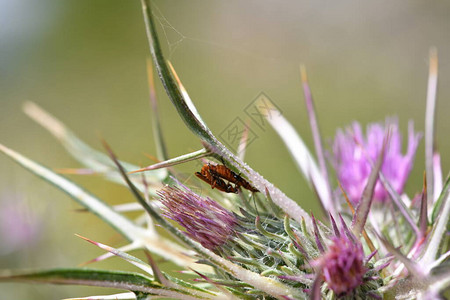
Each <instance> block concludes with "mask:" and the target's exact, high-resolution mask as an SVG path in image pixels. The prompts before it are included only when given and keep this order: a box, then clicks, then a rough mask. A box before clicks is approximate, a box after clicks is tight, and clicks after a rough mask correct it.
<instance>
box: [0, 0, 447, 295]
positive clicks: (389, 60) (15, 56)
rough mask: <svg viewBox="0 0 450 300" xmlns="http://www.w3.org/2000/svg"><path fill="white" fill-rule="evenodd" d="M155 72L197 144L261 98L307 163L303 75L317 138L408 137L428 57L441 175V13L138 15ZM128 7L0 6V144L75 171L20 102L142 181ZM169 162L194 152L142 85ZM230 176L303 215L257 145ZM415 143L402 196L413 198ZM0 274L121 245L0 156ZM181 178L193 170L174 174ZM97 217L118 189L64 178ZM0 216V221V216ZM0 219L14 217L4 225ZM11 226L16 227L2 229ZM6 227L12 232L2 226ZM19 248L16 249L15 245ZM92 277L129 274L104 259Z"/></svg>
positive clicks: (144, 127)
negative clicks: (339, 133)
mask: <svg viewBox="0 0 450 300" xmlns="http://www.w3.org/2000/svg"><path fill="white" fill-rule="evenodd" d="M154 2H155V4H156V5H157V8H155V15H156V17H157V19H158V22H157V23H158V27H159V28H158V30H159V32H160V34H161V39H162V43H163V46H164V48H165V51H166V53H167V55H168V58H169V59H170V60H171V61H172V63H173V65H174V67H175V69H176V70H177V72H178V75H179V76H180V77H181V80H182V81H183V83H184V85H185V87H186V88H187V90H188V92H189V93H190V95H191V98H192V99H193V100H194V102H195V104H196V106H197V108H198V110H199V112H200V113H201V114H202V116H203V118H204V120H205V121H206V123H207V124H208V125H209V126H210V127H211V129H212V130H213V132H215V133H216V134H219V133H220V132H222V131H223V130H224V129H225V128H226V127H227V126H228V125H229V124H230V123H231V122H232V121H233V120H234V119H235V118H236V117H239V118H242V119H243V120H245V118H246V115H245V112H244V109H245V107H246V106H247V105H249V104H250V103H251V101H252V100H253V99H254V98H255V97H256V96H257V95H258V94H259V93H260V92H265V93H266V94H267V95H268V96H269V97H270V98H271V100H272V101H273V102H275V103H276V104H277V105H278V106H279V107H280V109H281V110H282V112H283V114H284V115H285V116H286V118H287V119H288V120H290V121H291V122H292V124H293V125H294V126H295V127H296V128H297V130H298V131H299V132H300V133H301V135H302V136H303V138H304V139H305V141H306V142H307V144H308V145H310V148H311V149H312V148H313V147H312V140H311V135H310V128H309V123H308V119H307V114H306V112H305V105H304V102H303V96H302V90H301V85H300V75H299V64H300V63H304V64H305V65H306V67H307V70H308V74H309V80H310V84H311V87H312V89H313V94H314V97H315V101H316V108H317V112H318V114H319V119H320V124H321V129H322V131H323V134H324V137H326V138H327V139H331V138H332V137H333V135H334V133H335V131H336V128H338V127H344V126H346V125H348V124H350V123H351V122H352V121H353V120H358V121H360V122H361V123H362V124H364V125H365V124H367V123H369V122H376V121H383V120H384V118H385V116H393V115H396V116H398V118H399V121H400V124H401V128H402V129H405V128H406V125H407V122H408V120H414V122H415V124H416V128H417V129H419V130H423V123H424V112H425V96H426V84H427V72H428V52H429V48H430V46H436V47H437V49H438V52H439V60H440V61H439V76H440V80H439V82H440V85H439V93H438V99H439V100H438V111H437V118H438V122H437V139H438V144H439V147H440V149H441V152H442V154H443V157H442V163H443V173H444V176H445V174H447V172H448V170H449V167H450V155H448V151H447V149H449V147H450V140H449V139H448V138H447V133H448V132H450V120H449V119H448V114H449V112H450V104H449V102H448V101H447V100H448V99H449V97H450V85H449V82H450V56H449V53H450V34H449V32H450V31H449V30H450V18H449V17H448V16H449V15H450V2H448V1H432V2H431V1H418V0H414V1H394V2H393V1H388V0H382V1H371V2H364V3H363V2H361V1H261V0H260V1H206V0H205V1H167V0H166V1H154ZM148 55H149V51H148V46H147V41H146V36H145V32H144V25H143V20H142V13H141V9H140V3H139V1H123V0H122V1H119V0H95V1H92V0H90V1H88V0H70V1H69V0H66V1H57V0H45V1H44V0H41V1H31V0H17V1H13V0H0V91H1V96H0V101H1V102H0V103H1V109H0V142H1V143H3V144H5V145H7V146H8V147H11V148H13V149H15V150H17V151H19V152H21V153H23V154H25V155H26V156H28V157H30V158H32V159H35V160H36V161H38V162H41V163H43V164H44V165H47V166H50V167H54V168H74V167H79V165H78V164H77V162H76V161H74V160H73V159H72V158H71V157H70V156H69V155H68V154H66V153H65V151H64V150H63V148H62V147H61V146H60V145H59V144H58V142H57V141H55V140H54V139H53V138H52V137H51V136H50V135H49V134H48V133H47V132H46V131H45V130H44V129H42V128H41V127H40V126H39V125H37V124H35V123H34V122H33V121H31V120H30V119H28V118H27V117H26V116H25V115H24V114H23V113H22V110H21V106H22V104H23V102H24V101H25V100H32V101H34V102H36V103H38V104H39V105H41V106H42V107H43V108H45V109H46V110H48V111H49V112H51V113H52V114H54V115H55V116H56V117H58V118H59V119H61V120H63V121H64V122H65V123H66V124H67V125H68V126H69V127H70V128H72V129H73V130H74V131H75V132H76V133H77V134H78V135H79V136H80V137H81V138H82V139H84V140H85V141H87V142H88V143H90V144H91V145H93V146H95V147H96V148H98V149H101V146H100V143H99V136H102V137H104V138H105V139H106V140H107V141H108V142H109V143H110V144H111V146H112V147H113V149H114V150H115V152H116V153H117V154H118V155H119V156H120V157H121V158H122V159H124V160H128V161H130V162H133V163H135V164H141V165H147V164H151V161H150V160H149V159H148V158H146V157H145V155H144V153H150V154H155V151H154V149H155V147H154V143H153V140H152V134H151V128H150V124H151V121H150V110H149V103H148V89H147V78H146V68H145V60H146V58H147V57H148ZM157 93H158V96H159V99H160V111H161V115H162V125H163V129H164V133H165V135H166V139H167V144H168V148H169V154H170V156H177V155H180V154H184V153H186V152H188V151H191V150H196V149H199V148H200V143H199V141H198V140H197V139H196V138H195V137H194V136H193V135H192V134H191V133H190V132H189V131H188V130H187V129H186V128H185V126H184V125H183V123H182V122H181V121H180V120H179V118H178V116H177V114H176V111H175V109H174V108H173V107H172V106H171V104H170V102H169V101H168V99H167V97H166V96H165V94H164V91H163V89H162V87H161V85H160V83H159V82H158V85H157ZM252 129H253V130H254V131H255V133H256V135H257V136H258V138H257V139H256V140H255V141H254V142H253V143H252V144H251V145H250V146H249V147H248V150H247V156H246V160H247V162H248V163H249V164H250V165H251V166H252V167H254V169H256V170H257V171H259V172H260V173H261V174H263V175H264V176H265V177H266V178H267V179H269V180H270V181H272V182H273V183H274V184H276V185H277V186H278V187H280V188H281V189H282V190H284V191H285V192H286V193H287V195H289V196H290V197H292V198H293V199H296V200H297V201H299V202H300V203H301V205H302V206H303V207H304V208H305V209H306V210H307V211H310V210H312V211H313V212H318V211H319V210H318V206H317V203H316V201H315V199H314V196H313V194H312V193H311V191H309V189H308V187H307V186H306V183H305V182H304V180H303V177H302V176H301V175H300V174H299V172H298V171H297V169H296V167H295V166H294V165H293V163H292V161H291V159H290V157H289V154H288V152H287V151H286V149H285V148H284V146H283V144H282V143H281V142H280V140H279V138H278V137H277V136H276V134H275V133H274V132H273V131H272V130H271V129H270V128H266V129H264V130H262V129H261V128H259V127H257V126H256V125H253V127H252ZM423 156H424V151H423V142H422V143H421V144H420V147H419V150H418V153H417V160H416V164H415V168H414V170H413V172H412V177H411V178H410V180H409V182H408V186H407V191H408V193H409V194H410V195H413V194H414V193H416V192H418V191H419V190H421V184H422V179H421V176H422V172H423V169H424V160H423ZM0 169H1V172H0V210H2V212H3V215H2V216H3V217H2V218H3V219H2V220H0V224H2V225H1V226H3V228H0V234H1V235H0V238H1V240H0V269H10V268H11V269H18V268H40V267H41V268H49V267H72V266H76V265H78V264H80V263H82V262H84V261H87V260H89V259H91V258H93V257H95V256H97V255H99V254H100V253H101V251H99V250H98V249H96V248H95V247H94V246H92V245H89V244H87V243H86V242H84V241H81V240H80V239H79V238H76V237H75V236H74V233H79V234H81V235H84V236H87V237H89V238H91V239H94V240H97V241H100V242H104V243H107V244H110V245H112V246H120V245H123V243H124V241H123V240H121V239H120V237H119V236H117V235H116V234H115V233H114V232H113V231H112V230H111V229H110V228H109V227H108V226H106V225H105V224H103V223H102V222H100V221H99V220H98V219H97V218H96V217H94V216H91V215H88V214H84V213H79V212H76V211H75V210H76V209H77V208H79V206H78V205H77V204H75V203H74V202H72V201H71V200H70V199H69V198H68V197H67V196H66V195H65V194H63V193H61V192H59V191H57V190H56V189H55V188H53V187H51V186H49V185H48V184H47V183H45V182H43V181H41V180H39V179H37V178H36V177H35V176H34V175H32V174H30V173H28V172H27V171H25V170H23V169H22V168H21V167H19V166H17V165H16V164H15V163H13V162H11V161H10V160H9V159H7V158H6V157H5V156H0ZM180 169H181V170H182V171H183V172H189V173H193V172H195V171H197V169H198V167H197V165H196V164H195V163H189V164H186V165H183V166H181V167H180ZM70 178H72V179H73V180H75V181H76V182H79V183H80V184H82V185H83V186H85V187H86V188H87V189H88V190H90V191H92V192H93V193H94V194H95V195H97V196H99V197H101V198H102V199H104V200H105V201H106V202H108V203H111V204H115V203H122V202H126V201H132V197H131V195H130V194H129V193H128V191H127V190H126V189H125V188H122V187H119V186H115V185H113V184H105V183H104V182H103V181H102V180H101V179H100V178H96V177H80V176H71V177H70ZM0 215H1V214H0ZM5 215H9V216H14V218H13V220H14V221H15V223H14V222H13V223H11V224H10V223H8V222H7V221H6V218H5ZM12 224H15V226H16V227H17V226H19V227H20V226H22V227H23V228H22V230H21V228H19V229H17V230H16V229H13V226H12ZM17 224H21V225H17ZM23 236H25V237H26V238H23ZM94 267H98V268H120V269H128V270H134V269H133V268H132V267H129V266H128V265H126V264H125V263H123V262H121V261H120V260H119V259H115V258H113V259H110V260H109V261H107V262H103V263H99V264H97V265H94ZM0 291H1V298H2V299H59V298H66V297H75V296H88V295H92V294H102V293H108V292H110V291H108V290H106V289H94V288H83V289H80V288H77V287H75V288H74V287H66V286H41V285H35V286H30V285H24V284H1V285H0Z"/></svg>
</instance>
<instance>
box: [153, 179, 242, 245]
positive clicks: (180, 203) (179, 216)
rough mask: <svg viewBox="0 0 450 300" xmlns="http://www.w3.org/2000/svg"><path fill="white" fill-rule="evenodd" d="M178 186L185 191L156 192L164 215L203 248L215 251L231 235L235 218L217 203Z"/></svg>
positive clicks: (164, 189)
mask: <svg viewBox="0 0 450 300" xmlns="http://www.w3.org/2000/svg"><path fill="white" fill-rule="evenodd" d="M181 186H182V188H183V189H184V190H181V189H179V188H177V187H172V186H166V187H165V188H163V189H162V190H160V191H158V193H157V194H158V195H159V196H160V199H161V202H162V204H163V205H164V208H163V211H164V216H166V217H167V218H169V219H171V220H173V221H175V222H177V223H178V224H180V225H181V226H183V227H184V228H185V229H186V231H187V232H186V235H187V236H189V237H190V238H192V239H194V240H195V241H197V242H199V243H200V244H202V246H203V247H205V248H208V249H210V250H215V249H217V247H220V246H222V245H223V244H224V243H225V242H226V241H227V240H228V239H229V238H230V237H231V236H232V235H233V234H234V227H235V225H236V224H237V223H236V218H235V217H234V215H233V214H232V213H231V212H229V211H227V210H226V209H224V208H223V207H222V206H220V205H219V204H218V203H217V202H216V201H214V200H211V199H210V198H208V197H206V198H203V197H200V196H199V195H197V194H195V193H194V192H192V191H191V190H190V189H189V188H187V187H186V186H184V185H181Z"/></svg>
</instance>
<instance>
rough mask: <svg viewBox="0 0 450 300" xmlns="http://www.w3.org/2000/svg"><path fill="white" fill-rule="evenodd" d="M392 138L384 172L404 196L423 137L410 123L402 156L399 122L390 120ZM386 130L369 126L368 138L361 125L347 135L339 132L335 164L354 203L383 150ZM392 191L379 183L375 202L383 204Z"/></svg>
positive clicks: (385, 157) (349, 129) (387, 148)
mask: <svg viewBox="0 0 450 300" xmlns="http://www.w3.org/2000/svg"><path fill="white" fill-rule="evenodd" d="M387 124H388V126H389V129H390V138H389V141H388V144H387V146H386V152H385V156H384V161H383V166H382V168H381V171H382V172H383V175H384V176H385V177H386V179H387V180H388V181H389V183H390V184H391V186H392V187H393V188H394V189H395V190H396V191H397V192H398V193H399V194H401V193H403V188H404V186H405V183H406V180H407V179H408V176H409V173H410V171H411V169H412V166H413V161H414V156H415V153H416V149H417V146H418V143H419V140H420V134H417V133H414V128H413V124H412V122H411V123H410V124H409V133H408V147H407V150H406V154H404V155H403V154H402V149H401V148H402V141H401V140H402V137H401V134H400V133H399V129H398V124H397V121H396V120H388V122H387ZM385 136H386V130H385V128H384V126H383V125H381V124H378V123H375V124H370V125H368V126H367V132H366V137H364V135H363V132H362V130H361V126H360V125H359V123H357V122H355V123H353V125H352V127H351V128H347V130H346V132H343V131H342V130H338V131H337V134H336V137H335V140H334V144H333V154H334V165H335V169H336V172H337V176H338V179H339V181H340V183H341V184H342V186H343V188H344V189H345V191H346V193H347V194H348V196H349V198H350V200H351V201H352V202H353V203H358V202H359V201H360V199H361V195H362V192H363V190H364V187H365V186H366V183H367V180H368V177H369V174H370V171H371V170H372V168H371V163H370V162H371V161H372V162H374V161H376V159H377V157H378V156H379V154H380V152H381V149H382V147H383V142H384V138H385ZM387 197H388V192H387V191H386V189H385V188H384V187H383V186H382V184H381V182H380V181H378V182H377V184H376V186H375V191H374V199H375V200H376V201H379V202H383V201H385V200H386V199H387Z"/></svg>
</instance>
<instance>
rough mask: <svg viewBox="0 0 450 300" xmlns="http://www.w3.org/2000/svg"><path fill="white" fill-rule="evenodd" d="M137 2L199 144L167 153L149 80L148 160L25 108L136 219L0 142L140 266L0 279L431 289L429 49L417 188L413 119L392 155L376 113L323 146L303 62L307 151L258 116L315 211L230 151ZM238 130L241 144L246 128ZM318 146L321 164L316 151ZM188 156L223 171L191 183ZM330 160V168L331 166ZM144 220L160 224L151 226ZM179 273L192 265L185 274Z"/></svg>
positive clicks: (434, 187) (433, 165)
mask: <svg viewBox="0 0 450 300" xmlns="http://www.w3.org/2000/svg"><path fill="white" fill-rule="evenodd" d="M149 2H150V1H148V0H143V1H142V7H143V12H144V20H145V26H146V29H147V35H148V40H149V45H150V50H151V55H152V59H153V64H154V66H155V67H156V71H157V73H158V75H159V78H160V80H161V82H162V83H163V85H164V87H165V91H166V93H167V95H168V96H169V98H170V100H171V101H172V103H173V105H174V106H175V107H176V109H177V111H178V113H179V115H180V117H181V119H182V120H183V121H184V123H185V124H186V126H187V127H188V128H189V129H190V130H191V131H192V132H193V133H194V134H195V136H196V137H197V138H199V139H200V140H201V142H202V145H203V148H202V149H200V150H198V151H195V152H192V153H187V154H185V155H182V156H180V157H176V158H169V157H167V154H166V151H165V145H164V140H163V138H162V134H161V130H160V124H159V121H158V120H159V118H160V116H159V115H158V114H157V109H156V105H157V103H156V98H155V94H154V92H152V93H151V100H152V104H153V113H154V115H153V121H154V130H155V131H154V133H155V134H154V136H155V140H156V142H157V145H158V149H157V157H158V160H159V161H160V162H158V163H157V164H154V165H151V166H148V167H146V168H139V167H138V166H135V165H132V164H130V163H126V162H123V161H120V160H119V159H118V157H117V156H116V154H115V153H114V152H113V150H112V149H111V147H109V146H108V144H107V143H106V142H104V147H105V151H104V152H99V151H96V150H94V149H92V148H91V147H89V146H88V145H86V144H85V143H83V142H82V141H81V140H80V139H78V138H77V137H76V135H75V134H74V133H72V132H71V131H70V130H69V129H68V128H66V127H65V126H64V125H63V124H62V123H61V122H60V121H59V120H57V119H56V118H55V117H53V116H51V115H50V114H48V113H47V112H45V111H44V110H43V109H41V108H40V107H38V106H37V105H36V104H33V103H26V104H25V106H24V110H25V113H26V114H28V115H29V116H30V117H31V118H32V119H34V120H35V121H37V122H38V123H39V124H41V125H42V126H44V127H45V128H46V129H48V130H49V131H50V133H51V134H53V135H54V136H55V137H56V138H57V139H59V140H60V141H61V142H62V144H63V145H64V146H65V147H66V149H67V151H68V152H69V153H70V154H71V155H73V156H74V157H75V158H76V159H78V160H79V162H80V163H81V164H83V165H84V167H85V168H88V169H91V170H92V171H93V172H97V173H100V174H103V175H104V177H105V179H107V180H109V181H112V182H114V183H116V184H123V185H126V186H127V187H128V188H129V190H130V192H131V193H132V194H133V195H134V197H135V198H136V202H137V204H139V208H140V210H141V211H142V215H143V216H145V217H144V218H140V219H139V220H141V222H135V221H133V220H130V219H129V218H128V217H126V215H124V212H123V211H121V212H119V211H118V210H117V208H116V207H113V206H110V205H108V204H106V203H105V202H103V201H102V200H100V199H98V198H97V197H95V196H93V195H92V194H90V193H89V192H87V191H85V190H84V189H82V188H81V187H80V186H78V185H77V184H75V183H73V182H71V181H70V180H68V179H67V178H65V177H64V176H63V175H61V174H57V173H55V172H54V171H52V170H50V169H49V168H46V167H44V166H42V165H40V164H38V163H36V162H34V161H33V160H31V159H29V158H26V157H24V156H23V155H21V154H19V153H17V152H15V151H14V150H11V149H9V148H7V147H6V146H3V145H0V150H1V151H2V152H3V153H4V154H6V155H7V156H9V157H10V158H12V159H13V160H14V161H16V162H17V163H18V164H20V165H22V166H23V167H24V168H26V169H28V170H30V171H31V172H32V173H34V174H36V175H38V176H40V177H42V178H43V179H44V180H46V181H48V182H49V183H51V184H53V185H54V186H56V187H58V188H59V189H61V190H62V191H64V192H66V193H67V194H68V195H70V196H71V197H72V198H73V199H74V200H75V201H77V202H78V203H79V204H81V205H82V206H83V207H85V208H86V209H87V210H88V211H90V212H92V213H94V214H95V215H97V216H98V217H99V218H100V219H102V220H103V221H105V222H107V223H108V224H109V225H111V226H112V227H113V228H114V229H115V230H117V232H118V233H120V234H121V235H122V236H123V237H124V238H125V239H126V240H128V241H129V243H128V244H127V245H126V246H123V247H121V248H119V249H116V248H112V247H110V246H107V245H105V244H102V243H101V242H96V241H92V240H90V239H88V238H87V237H82V238H83V239H85V240H87V241H89V242H91V243H92V244H94V245H96V246H98V247H99V248H101V249H103V250H105V254H104V255H102V256H100V257H98V258H96V259H94V260H93V261H94V262H95V261H100V260H104V259H107V258H109V257H111V256H118V257H120V258H121V259H124V260H126V261H127V262H129V263H131V264H133V265H135V266H136V267H137V268H139V269H140V272H136V273H135V272H123V271H119V270H97V269H93V268H64V269H50V270H36V271H27V272H25V271H16V270H14V271H10V272H8V273H6V272H5V273H4V275H2V276H0V280H1V281H4V282H6V281H20V282H23V281H28V282H33V283H36V282H41V283H55V284H75V285H92V286H103V287H113V288H116V289H118V290H122V291H123V290H126V291H127V292H125V293H124V292H122V291H121V292H120V293H118V294H114V295H109V296H92V297H89V298H85V299H152V298H158V297H164V298H172V299H306V298H311V299H337V298H339V299H370V298H374V299H416V298H420V299H437V298H439V297H443V293H444V291H445V289H446V288H448V287H449V285H450V268H449V267H448V256H449V254H450V252H449V249H448V248H449V247H448V245H449V234H448V231H449V215H450V199H449V197H450V194H449V191H450V179H449V178H447V179H446V180H445V182H442V175H441V168H440V163H439V161H440V160H439V153H438V151H437V149H436V147H435V143H434V119H435V118H434V111H435V103H436V85H437V55H436V53H435V51H432V52H431V55H430V71H429V72H430V73H429V82H428V96H427V109H426V126H425V135H424V136H425V138H424V140H425V143H424V144H425V153H426V166H425V168H424V169H425V176H424V184H423V186H420V187H416V190H419V191H421V193H420V195H419V197H415V198H413V199H411V198H410V197H409V196H408V195H406V194H405V193H404V186H405V183H406V181H407V178H408V175H409V172H410V171H411V168H412V165H413V162H414V156H415V152H416V149H417V147H418V145H419V142H420V140H421V136H420V134H418V133H415V132H414V130H413V128H412V123H411V125H410V129H409V133H408V137H409V138H408V146H407V150H406V154H402V149H401V135H400V129H399V128H398V125H397V121H395V120H394V121H392V120H388V121H387V122H386V124H385V126H383V125H382V124H374V125H371V126H370V127H369V128H368V130H367V132H366V134H365V135H364V133H363V132H362V130H361V127H360V125H358V124H357V123H354V125H353V126H352V127H349V128H348V129H346V131H345V132H344V131H341V130H338V131H337V135H336V138H335V141H334V144H333V146H332V147H331V149H330V150H329V152H327V151H326V150H325V149H324V147H323V143H322V138H321V135H320V130H319V127H318V121H317V119H318V118H317V116H316V113H315V111H314V105H313V99H312V96H311V91H310V89H309V85H308V81H307V77H306V72H305V69H304V68H302V70H301V71H302V72H301V74H302V84H303V89H304V96H305V101H306V107H307V109H308V112H309V116H310V121H311V130H312V132H313V137H314V145H315V150H316V155H315V156H316V158H315V157H314V156H313V154H311V152H310V151H309V150H308V147H307V146H306V145H305V144H304V142H303V141H302V139H301V137H300V135H299V134H297V133H296V131H295V129H294V128H293V126H292V125H290V123H289V122H288V121H287V120H286V119H285V118H284V117H283V116H282V115H281V114H271V115H270V117H267V121H268V122H269V123H270V124H271V126H272V127H273V129H274V130H275V131H276V132H277V133H278V135H279V136H280V138H281V139H282V140H283V142H284V143H285V144H286V147H287V148H288V150H289V151H290V153H291V155H292V157H293V160H294V162H295V164H296V165H297V166H298V168H299V169H300V171H301V172H302V174H303V175H304V177H305V179H306V180H307V182H308V183H309V185H310V187H311V188H312V189H313V190H314V191H315V192H316V195H317V201H319V202H320V204H321V206H322V208H323V210H324V213H325V214H324V215H325V216H327V217H326V218H324V219H321V220H319V219H317V218H316V217H315V216H314V215H311V214H308V213H306V212H305V211H304V210H303V209H302V208H301V207H300V206H299V204H298V203H297V202H296V201H295V200H293V199H290V198H289V197H287V196H286V195H285V194H284V193H283V192H282V191H280V190H279V189H278V188H276V187H275V186H274V185H273V184H271V183H270V182H268V181H267V180H265V179H264V178H263V177H262V176H261V175H260V174H258V173H257V172H255V171H254V170H253V169H252V168H251V167H250V166H248V165H247V164H245V163H244V162H243V158H242V152H240V155H237V154H235V153H232V152H231V151H230V150H229V149H227V147H225V146H224V145H223V144H222V143H221V142H220V141H219V140H218V139H217V138H216V137H215V136H214V134H213V133H212V132H211V131H210V130H209V128H208V126H207V125H206V124H205V122H204V121H203V120H202V119H201V117H200V115H199V114H198V112H197V110H196V109H195V106H194V104H193V102H192V101H191V99H190V98H189V95H188V93H187V91H186V89H185V88H184V87H183V85H182V83H181V81H180V79H179V78H178V76H177V75H176V73H175V70H174V68H173V67H172V66H171V64H170V63H169V62H167V61H166V59H165V58H164V55H163V53H162V51H161V48H160V44H159V41H158V35H157V32H156V30H155V25H154V21H153V15H152V11H151V6H150V3H149ZM151 72H152V71H151V70H150V73H151ZM267 110H271V111H276V108H275V107H267V106H265V107H264V108H261V111H260V112H261V114H262V115H266V116H269V114H267ZM244 137H245V135H244ZM241 143H242V145H245V143H246V139H245V138H243V139H242V141H241ZM241 148H245V146H243V147H241ZM327 153H328V154H329V155H328V158H329V160H330V162H331V164H327V159H326V158H327ZM193 160H199V161H201V162H203V163H204V164H208V163H209V164H211V165H217V166H218V165H220V166H221V170H222V171H221V172H213V171H208V169H207V168H205V172H204V173H202V176H203V177H204V181H206V182H208V183H209V184H210V185H211V187H212V188H211V189H210V187H207V189H204V190H203V192H202V194H199V193H198V192H197V191H195V190H192V189H190V188H189V187H188V186H189V181H188V183H187V184H186V183H185V181H183V184H182V183H181V182H182V178H181V175H180V174H178V173H177V172H176V170H175V169H174V168H173V166H176V165H177V164H181V163H184V162H188V161H193ZM329 165H331V166H332V167H334V171H335V174H336V178H334V179H333V176H332V174H334V173H333V172H331V170H330V169H329ZM195 171H197V170H193V173H194V172H195ZM202 171H203V170H202ZM190 180H193V179H190ZM202 184H205V183H204V182H202ZM206 191H208V192H207V193H206ZM130 206H131V205H130ZM130 206H128V207H130ZM142 220H145V222H142ZM336 220H337V221H336ZM156 226H158V227H160V228H163V229H164V230H165V231H166V233H168V234H161V233H160V231H157V230H156ZM136 249H143V250H144V251H145V253H146V254H147V257H148V263H146V262H144V261H143V260H141V259H138V258H136V257H134V256H132V255H130V254H128V252H129V251H131V250H136ZM155 255H157V256H159V257H162V258H163V259H165V260H168V261H171V262H173V263H174V264H175V265H176V266H177V267H178V270H179V271H180V276H178V277H174V276H172V275H169V274H167V273H165V272H164V271H163V270H161V269H160V268H159V266H158V264H157V263H155V260H154V259H153V257H154V256H155ZM181 273H185V274H190V275H191V276H190V278H191V279H187V277H186V276H184V275H182V274H181ZM192 278H193V279H192ZM77 299H81V298H77Z"/></svg>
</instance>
